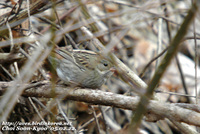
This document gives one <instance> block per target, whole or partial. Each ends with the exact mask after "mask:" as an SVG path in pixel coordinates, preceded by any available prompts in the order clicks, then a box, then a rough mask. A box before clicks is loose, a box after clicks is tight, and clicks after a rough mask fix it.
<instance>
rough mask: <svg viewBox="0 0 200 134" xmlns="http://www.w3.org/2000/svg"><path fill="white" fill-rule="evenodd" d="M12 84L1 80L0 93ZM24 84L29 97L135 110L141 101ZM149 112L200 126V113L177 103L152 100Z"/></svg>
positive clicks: (48, 83) (25, 92)
mask: <svg viewBox="0 0 200 134" xmlns="http://www.w3.org/2000/svg"><path fill="white" fill-rule="evenodd" d="M12 84H13V82H0V94H2V93H3V92H4V91H5V90H6V89H7V88H8V87H10V86H12ZM16 86H21V85H16ZM24 86H25V90H24V92H23V94H22V95H23V96H28V97H46V98H53V97H55V96H57V97H58V98H59V97H60V96H63V95H64V97H63V98H66V99H69V100H74V101H83V102H87V103H90V104H95V105H97V104H98V105H105V106H112V107H116V108H122V109H128V110H134V111H135V110H136V108H137V104H138V102H139V97H132V96H125V95H120V94H115V93H111V92H104V91H101V90H91V89H74V88H69V87H66V86H63V85H56V87H55V89H52V85H51V83H50V82H47V81H43V82H39V83H34V84H29V85H28V84H26V85H24ZM188 105H189V104H188ZM196 107H199V106H196ZM147 113H148V114H146V116H149V114H150V117H151V115H153V116H156V118H154V119H156V120H153V121H157V120H160V119H163V118H168V119H171V120H172V119H173V120H174V121H177V122H184V123H187V124H190V125H195V126H200V122H199V120H200V113H198V112H195V111H192V110H189V109H185V108H182V107H180V106H177V104H171V103H164V102H159V101H155V100H150V104H149V106H148V107H147Z"/></svg>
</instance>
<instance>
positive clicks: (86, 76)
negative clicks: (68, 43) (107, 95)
mask: <svg viewBox="0 0 200 134" xmlns="http://www.w3.org/2000/svg"><path fill="white" fill-rule="evenodd" d="M48 60H49V61H50V63H51V64H52V66H53V68H54V69H55V70H56V72H57V75H58V77H59V78H60V79H61V80H62V81H63V82H64V83H65V84H67V85H69V86H77V87H83V88H91V89H97V88H100V87H101V86H102V85H103V84H104V83H105V82H106V80H107V79H108V78H109V77H110V76H111V75H112V74H113V73H114V71H115V68H114V66H113V63H112V62H111V61H110V60H108V58H106V57H104V56H102V55H101V54H100V53H96V52H93V51H91V50H77V49H75V50H72V51H68V50H65V49H61V48H59V49H58V48H56V49H55V50H53V51H52V53H51V54H50V55H49V56H48Z"/></svg>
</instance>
